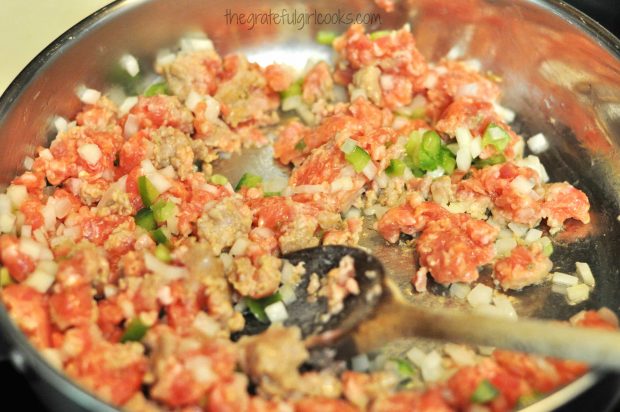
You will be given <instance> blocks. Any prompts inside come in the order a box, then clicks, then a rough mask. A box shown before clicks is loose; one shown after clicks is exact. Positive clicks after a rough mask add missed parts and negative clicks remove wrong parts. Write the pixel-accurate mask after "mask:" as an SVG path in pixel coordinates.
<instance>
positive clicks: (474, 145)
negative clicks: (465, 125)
mask: <svg viewBox="0 0 620 412" xmlns="http://www.w3.org/2000/svg"><path fill="white" fill-rule="evenodd" d="M480 153H482V138H481V137H480V136H476V137H474V138H473V139H472V141H471V144H470V146H469V154H470V155H471V158H472V159H475V158H477V157H478V156H480Z"/></svg>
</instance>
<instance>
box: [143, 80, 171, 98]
mask: <svg viewBox="0 0 620 412" xmlns="http://www.w3.org/2000/svg"><path fill="white" fill-rule="evenodd" d="M158 94H170V90H169V89H168V83H166V82H157V83H153V84H152V85H150V86H149V87H147V88H146V90H145V91H144V95H145V96H146V97H152V96H157V95H158Z"/></svg>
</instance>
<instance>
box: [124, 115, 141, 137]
mask: <svg viewBox="0 0 620 412" xmlns="http://www.w3.org/2000/svg"><path fill="white" fill-rule="evenodd" d="M138 130H140V118H139V117H138V116H136V115H134V114H129V115H128V116H127V119H126V120H125V127H123V136H124V137H125V139H129V138H130V137H131V136H133V135H134V134H136V133H138Z"/></svg>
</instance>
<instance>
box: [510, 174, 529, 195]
mask: <svg viewBox="0 0 620 412" xmlns="http://www.w3.org/2000/svg"><path fill="white" fill-rule="evenodd" d="M534 185H535V183H534V182H532V181H530V180H529V179H528V178H526V177H524V176H517V177H515V178H514V179H513V180H512V182H510V187H511V188H512V189H514V190H515V191H516V192H517V193H520V194H522V195H527V194H528V193H530V191H531V190H532V189H533V188H534Z"/></svg>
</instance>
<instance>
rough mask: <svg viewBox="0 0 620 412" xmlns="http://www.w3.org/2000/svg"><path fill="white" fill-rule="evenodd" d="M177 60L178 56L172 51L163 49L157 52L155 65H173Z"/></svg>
mask: <svg viewBox="0 0 620 412" xmlns="http://www.w3.org/2000/svg"><path fill="white" fill-rule="evenodd" d="M176 58H177V57H176V55H175V54H174V53H172V52H170V50H166V49H163V50H160V51H159V52H157V56H156V57H155V65H156V66H161V67H163V66H168V65H169V64H172V63H173V62H174V60H175V59H176Z"/></svg>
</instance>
